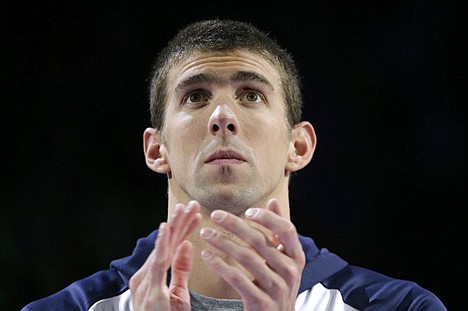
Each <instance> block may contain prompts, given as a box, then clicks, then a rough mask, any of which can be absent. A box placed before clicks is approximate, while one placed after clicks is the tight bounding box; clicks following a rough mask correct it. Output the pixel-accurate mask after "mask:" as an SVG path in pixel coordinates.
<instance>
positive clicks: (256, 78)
mask: <svg viewBox="0 0 468 311" xmlns="http://www.w3.org/2000/svg"><path fill="white" fill-rule="evenodd" d="M229 80H230V81H231V82H249V81H250V82H256V83H260V84H262V85H264V86H265V87H267V88H268V89H269V90H273V85H272V84H271V83H270V81H268V79H267V78H265V77H264V76H262V75H260V74H258V73H256V72H253V71H237V72H236V73H235V74H234V75H232V76H231V77H230V79H229ZM225 82H226V80H225V79H224V78H223V77H221V76H218V75H216V74H209V73H198V74H195V75H192V76H189V77H187V78H186V79H184V80H182V81H181V82H180V83H179V84H178V85H177V86H176V88H175V90H176V91H180V90H183V89H185V88H187V87H189V86H191V85H195V84H202V83H220V84H222V83H225Z"/></svg>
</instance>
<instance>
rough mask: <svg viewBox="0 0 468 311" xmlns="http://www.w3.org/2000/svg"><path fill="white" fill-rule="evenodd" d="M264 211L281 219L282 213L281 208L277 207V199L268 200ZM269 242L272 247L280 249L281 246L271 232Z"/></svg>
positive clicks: (275, 235)
mask: <svg viewBox="0 0 468 311" xmlns="http://www.w3.org/2000/svg"><path fill="white" fill-rule="evenodd" d="M266 209H267V210H269V211H271V212H273V213H275V214H276V215H278V216H280V217H283V213H282V212H281V208H280V206H279V202H278V200H277V199H275V198H273V199H270V200H269V201H268V203H267V206H266ZM271 241H272V242H273V245H275V246H276V247H277V248H278V247H279V248H278V249H280V248H282V247H283V246H282V245H281V242H280V240H279V238H278V235H277V234H276V233H274V232H273V231H271Z"/></svg>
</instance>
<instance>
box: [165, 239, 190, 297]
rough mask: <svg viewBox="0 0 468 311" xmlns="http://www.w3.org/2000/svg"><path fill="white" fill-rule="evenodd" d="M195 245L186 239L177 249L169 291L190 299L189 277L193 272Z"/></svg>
mask: <svg viewBox="0 0 468 311" xmlns="http://www.w3.org/2000/svg"><path fill="white" fill-rule="evenodd" d="M192 260H193V246H192V243H191V242H189V241H187V240H185V241H183V242H182V243H181V244H180V245H179V246H178V247H177V249H176V252H175V256H174V259H173V261H172V268H171V283H170V286H169V291H170V292H171V293H173V294H174V295H175V296H177V297H179V298H181V299H183V300H185V299H187V300H190V295H189V291H188V279H189V277H190V273H191V272H192Z"/></svg>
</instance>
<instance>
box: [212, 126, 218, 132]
mask: <svg viewBox="0 0 468 311" xmlns="http://www.w3.org/2000/svg"><path fill="white" fill-rule="evenodd" d="M213 131H215V132H217V131H219V125H218V124H213Z"/></svg>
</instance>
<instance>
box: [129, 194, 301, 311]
mask: <svg viewBox="0 0 468 311" xmlns="http://www.w3.org/2000/svg"><path fill="white" fill-rule="evenodd" d="M199 210H200V205H199V203H198V202H196V201H191V202H190V203H189V204H188V205H187V206H185V205H183V204H177V205H176V206H175V207H174V211H173V213H172V215H170V216H169V219H168V221H167V223H161V224H160V226H159V231H158V237H157V239H156V243H155V248H154V250H153V251H152V253H151V254H150V256H149V257H148V259H147V260H146V262H145V264H144V265H143V266H142V267H141V268H140V270H138V271H137V272H136V273H135V275H134V276H133V277H132V278H131V280H130V289H131V291H132V299H133V306H134V309H135V310H138V311H139V310H145V311H146V310H152V311H156V310H158V311H159V310H161V311H163V310H164V311H168V310H178V311H181V310H191V308H190V294H189V290H188V280H189V277H190V273H191V271H192V258H193V246H192V244H191V242H189V241H187V240H186V238H187V236H188V235H189V234H190V233H191V232H193V230H194V229H195V228H196V227H197V226H198V224H199V223H200V221H201V217H202V216H201V214H200V213H199ZM245 216H246V218H247V219H249V220H251V221H253V222H255V223H256V224H258V225H259V226H260V227H264V228H266V229H267V230H262V231H261V230H258V229H256V228H254V227H253V226H252V225H250V224H248V223H247V222H246V221H245V220H243V219H241V218H240V217H237V216H235V215H233V214H230V213H228V212H225V211H221V210H217V211H214V212H213V213H212V214H211V219H212V220H213V221H214V222H215V223H216V224H217V225H218V226H219V227H221V228H222V229H223V230H226V231H228V232H230V233H231V234H232V235H234V236H235V237H237V238H235V239H234V238H232V236H229V235H227V234H225V233H223V232H222V231H221V230H215V229H213V228H202V229H201V231H200V236H201V237H202V238H203V239H204V240H205V241H206V242H207V243H208V244H210V245H211V246H213V247H214V248H216V249H218V250H220V251H222V252H223V253H225V254H226V255H227V256H228V257H230V258H233V259H235V261H237V262H238V263H239V265H240V266H241V267H242V268H243V269H244V270H245V271H247V272H248V274H250V275H248V274H246V273H243V272H242V271H241V269H240V268H239V266H238V265H232V264H230V263H228V262H226V261H225V260H224V259H223V257H221V256H219V255H218V254H217V253H215V252H213V251H211V250H209V249H208V248H205V249H204V250H203V251H202V253H201V255H202V258H203V259H204V260H205V262H206V264H207V265H208V266H209V267H210V268H211V269H212V270H214V271H215V272H216V273H217V274H218V275H219V276H221V277H222V278H223V279H224V280H225V281H226V282H227V283H228V284H229V285H230V286H231V287H232V288H233V289H234V290H235V291H236V292H237V293H238V294H239V296H240V297H241V299H242V302H243V305H244V310H249V311H250V310H268V311H273V310H278V311H290V310H294V305H295V300H296V295H297V291H298V289H299V284H300V279H301V273H302V270H303V268H304V264H305V256H304V252H303V250H302V246H301V244H300V242H299V239H298V235H297V231H296V228H295V226H294V225H293V224H292V223H291V222H290V221H289V220H287V219H285V218H283V217H282V216H281V213H280V209H279V205H278V201H277V200H276V199H272V200H270V201H269V202H268V204H267V206H266V208H265V209H260V208H251V209H248V210H247V211H246V212H245ZM264 232H270V233H271V234H269V235H268V236H267V235H266V234H265V233H264ZM239 241H242V243H240V242H239ZM169 268H170V269H171V272H170V273H171V281H170V284H169V286H167V285H166V280H167V273H168V270H169Z"/></svg>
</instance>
